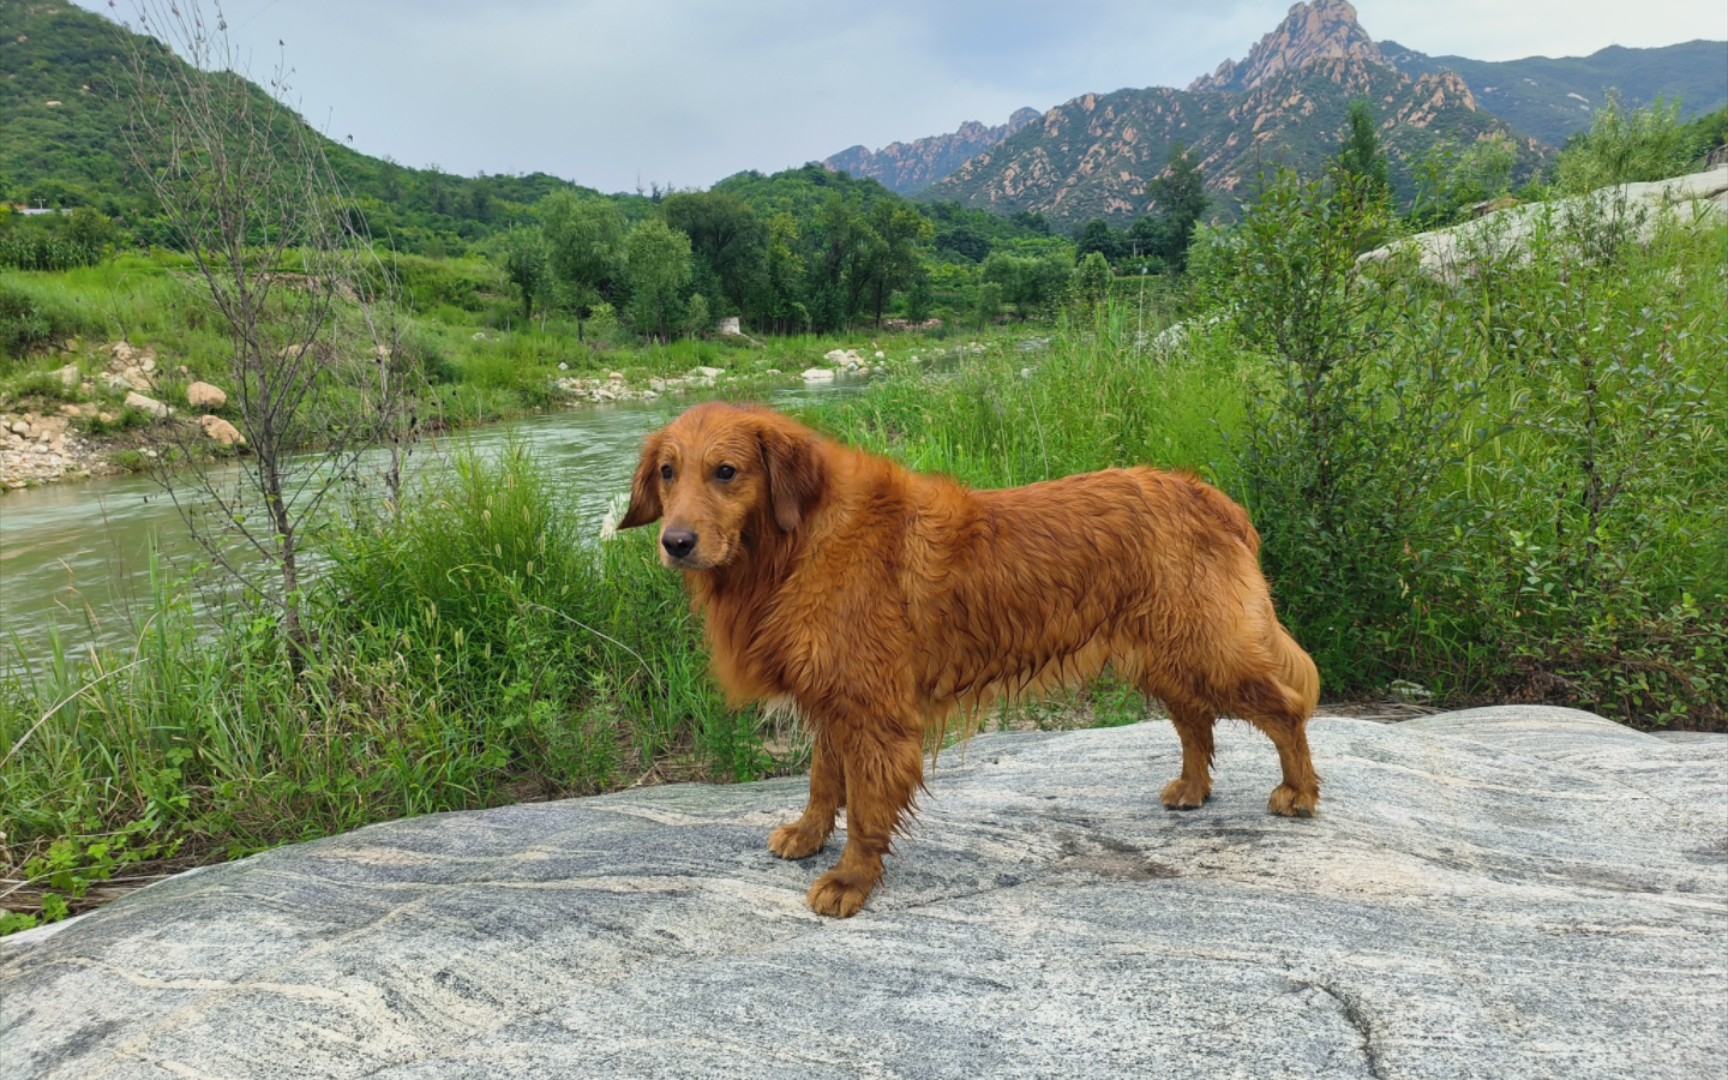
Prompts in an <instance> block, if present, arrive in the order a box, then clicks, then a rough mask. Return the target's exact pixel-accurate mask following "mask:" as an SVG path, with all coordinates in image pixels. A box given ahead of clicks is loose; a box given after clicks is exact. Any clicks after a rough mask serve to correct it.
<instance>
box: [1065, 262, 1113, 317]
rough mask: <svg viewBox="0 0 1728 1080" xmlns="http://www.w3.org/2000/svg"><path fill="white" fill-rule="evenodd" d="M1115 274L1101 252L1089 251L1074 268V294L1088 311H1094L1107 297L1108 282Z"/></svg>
mask: <svg viewBox="0 0 1728 1080" xmlns="http://www.w3.org/2000/svg"><path fill="white" fill-rule="evenodd" d="M1115 276H1116V275H1115V274H1113V273H1112V272H1111V270H1110V263H1109V262H1108V261H1107V260H1106V259H1105V258H1104V254H1103V252H1099V251H1089V252H1087V253H1086V257H1085V258H1084V259H1081V260H1080V265H1079V266H1076V267H1075V268H1074V295H1075V296H1076V297H1078V298H1079V300H1080V302H1081V303H1082V304H1084V305H1085V306H1086V309H1087V310H1088V311H1096V310H1097V309H1098V307H1099V306H1101V305H1102V304H1103V303H1104V302H1105V300H1107V299H1109V297H1110V283H1111V282H1112V281H1113V280H1115Z"/></svg>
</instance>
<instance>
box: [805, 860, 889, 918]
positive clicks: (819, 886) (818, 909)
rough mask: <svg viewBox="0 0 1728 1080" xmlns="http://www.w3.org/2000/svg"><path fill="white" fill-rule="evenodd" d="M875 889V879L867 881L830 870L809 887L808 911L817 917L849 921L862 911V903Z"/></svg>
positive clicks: (854, 875)
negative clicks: (831, 917) (825, 916)
mask: <svg viewBox="0 0 1728 1080" xmlns="http://www.w3.org/2000/svg"><path fill="white" fill-rule="evenodd" d="M875 887H876V879H875V878H868V879H867V878H862V877H859V876H858V875H856V874H848V873H842V872H841V871H839V870H830V871H829V872H828V873H826V874H823V875H822V876H821V877H819V878H817V879H816V884H814V885H812V886H810V895H809V896H808V897H807V899H808V900H809V901H810V910H811V911H814V912H815V913H816V914H818V915H832V916H834V917H835V918H836V919H849V918H851V917H852V916H854V915H856V914H858V912H859V911H861V910H862V909H863V907H864V901H866V900H868V899H869V898H870V890H871V889H874V888H875Z"/></svg>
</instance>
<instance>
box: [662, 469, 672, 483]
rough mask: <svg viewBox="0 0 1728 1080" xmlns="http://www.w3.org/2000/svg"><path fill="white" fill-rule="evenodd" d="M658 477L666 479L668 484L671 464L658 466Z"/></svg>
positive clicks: (670, 480) (670, 478) (670, 477)
mask: <svg viewBox="0 0 1728 1080" xmlns="http://www.w3.org/2000/svg"><path fill="white" fill-rule="evenodd" d="M660 479H662V480H664V481H666V482H667V483H668V484H670V483H671V482H672V466H670V465H662V466H660Z"/></svg>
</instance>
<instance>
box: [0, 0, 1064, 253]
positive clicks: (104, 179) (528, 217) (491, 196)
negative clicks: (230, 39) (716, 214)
mask: <svg viewBox="0 0 1728 1080" xmlns="http://www.w3.org/2000/svg"><path fill="white" fill-rule="evenodd" d="M140 44H142V45H143V46H145V48H146V49H148V50H149V51H150V54H151V55H152V56H154V58H155V60H154V62H157V63H161V64H165V65H176V66H178V67H179V68H180V69H182V70H184V71H189V69H188V68H186V65H185V64H183V63H182V62H181V61H180V60H179V59H177V58H176V57H174V56H173V55H172V54H171V53H169V52H168V51H167V50H166V49H163V48H161V47H160V46H157V45H155V44H154V43H152V42H149V41H148V39H143V38H139V37H138V36H137V35H134V34H132V33H131V32H130V31H128V30H126V29H125V28H123V27H120V26H118V25H116V24H114V23H112V22H110V21H109V20H107V19H105V18H102V17H101V16H99V15H94V14H91V13H90V12H87V11H84V10H82V9H81V8H77V7H74V6H72V5H71V4H69V3H67V2H66V0H38V2H34V3H18V2H15V0H4V2H0V130H4V131H5V133H6V137H5V138H4V139H0V201H16V202H20V203H27V204H29V205H33V206H50V207H78V206H88V207H92V208H94V209H97V210H99V211H101V212H102V213H104V214H106V215H107V216H109V217H111V218H114V219H116V220H117V221H120V222H121V223H123V224H124V225H125V226H126V228H127V229H128V230H129V231H130V232H131V233H132V234H133V236H134V237H135V238H136V239H137V240H138V241H140V242H145V243H159V244H167V245H170V246H171V245H172V243H173V238H172V237H170V236H167V235H166V234H165V233H163V234H159V232H158V230H159V224H158V223H157V222H155V221H154V209H153V207H152V206H151V204H150V201H149V198H148V195H147V194H146V193H145V190H144V185H143V184H142V183H141V182H139V179H138V177H136V176H134V175H133V171H134V170H133V166H132V165H131V163H130V160H129V155H128V151H127V146H126V139H125V126H126V123H127V105H126V102H125V100H124V96H123V89H124V86H125V84H126V78H125V70H126V64H127V62H128V61H127V59H126V58H127V55H128V52H129V50H130V49H132V48H134V47H136V46H138V45H140ZM258 93H259V97H260V100H261V101H262V102H264V104H265V105H266V107H268V108H273V109H276V110H277V111H278V112H279V113H280V122H281V123H284V124H290V123H291V124H301V123H303V121H302V120H301V119H300V118H299V117H298V116H296V115H294V114H293V113H292V112H290V111H289V110H287V109H285V108H282V107H280V106H277V105H274V104H272V103H269V102H268V101H267V99H265V98H264V96H263V92H262V91H259V92H258ZM318 138H319V139H320V141H321V142H322V144H323V145H324V147H325V151H326V153H327V154H328V156H329V158H330V161H331V162H332V164H333V165H334V167H335V169H336V171H337V173H338V174H339V175H340V176H341V178H342V180H343V181H344V183H345V184H346V186H347V188H348V191H349V193H350V195H351V196H352V198H353V201H354V204H355V206H356V208H357V209H358V210H359V211H360V212H361V213H362V214H363V215H364V217H365V220H366V221H367V224H368V225H369V227H370V229H371V231H372V233H373V234H374V235H375V236H378V237H379V238H381V239H384V240H386V241H387V242H388V243H389V244H390V245H392V246H393V247H395V248H397V249H398V250H402V251H410V252H419V253H426V254H433V255H442V254H456V253H459V252H462V251H465V250H467V249H469V248H471V247H472V246H474V245H475V244H476V243H479V242H481V241H485V240H486V239H487V238H488V237H490V236H493V235H494V234H496V233H499V232H501V231H503V230H506V229H508V228H510V227H512V226H514V225H518V224H526V223H530V222H532V221H534V220H535V213H534V208H535V207H536V206H537V205H539V204H540V203H541V202H542V201H543V200H544V199H545V198H546V197H547V196H549V195H551V194H553V193H556V192H571V193H573V194H575V195H577V196H579V197H582V198H587V199H603V200H606V201H609V202H613V203H615V204H616V205H617V206H618V207H619V209H620V211H621V212H622V215H623V217H624V218H625V219H626V220H628V221H632V222H634V221H639V220H641V219H643V218H646V217H648V216H650V215H651V214H653V213H654V212H655V208H656V206H657V205H658V204H660V203H662V202H663V201H664V200H665V198H666V197H667V196H669V195H671V194H673V193H672V192H669V191H661V190H654V191H652V192H650V193H648V194H623V195H601V194H600V193H599V192H597V191H595V190H593V189H591V188H585V187H581V186H579V185H577V184H574V183H572V182H570V181H568V180H562V179H560V178H558V177H555V176H549V175H547V174H545V173H531V174H528V175H526V176H507V175H503V174H496V175H481V176H475V177H461V176H453V175H451V174H449V173H445V172H442V171H440V170H438V169H437V168H411V167H408V166H406V165H401V164H398V163H396V162H393V161H390V160H388V159H381V158H375V157H370V156H368V155H366V154H363V153H360V152H358V151H357V150H355V149H353V148H351V147H349V146H347V145H345V144H343V143H340V142H337V141H334V140H331V139H328V138H325V137H324V136H322V135H319V136H318ZM713 190H714V191H715V192H716V193H725V194H727V195H729V196H733V197H736V198H737V199H739V200H741V201H742V203H744V204H746V205H748V206H749V207H750V208H751V209H752V210H753V211H754V212H755V214H756V215H757V216H758V217H760V218H761V219H762V220H763V221H768V220H772V219H773V218H774V217H775V216H776V215H777V214H780V213H782V212H790V213H791V214H792V216H793V217H794V218H796V219H797V220H798V221H800V222H812V221H814V220H815V219H816V217H817V216H818V215H819V214H820V212H821V211H822V209H823V207H824V205H825V204H826V202H827V201H828V200H829V199H830V198H838V199H840V200H841V201H842V202H843V203H845V204H846V205H847V206H848V207H850V208H851V209H852V211H854V212H856V213H866V212H868V211H869V210H870V208H871V207H872V206H873V205H874V204H875V203H877V202H878V201H881V200H889V201H892V202H893V203H895V204H896V205H898V206H901V207H906V206H908V204H906V203H905V201H904V200H903V199H902V198H901V197H900V196H898V195H896V194H894V193H893V192H891V191H889V190H887V189H886V188H884V187H882V186H881V185H879V184H877V183H876V182H875V181H873V180H868V179H852V178H849V177H847V176H845V175H844V174H841V175H836V174H833V173H830V172H828V171H826V170H824V169H823V168H821V167H820V166H807V167H805V168H801V169H790V170H787V171H785V172H783V173H780V174H777V175H775V176H772V177H768V176H763V175H762V174H760V173H755V172H746V173H741V174H739V175H738V176H735V177H731V178H729V179H726V180H723V181H721V182H720V183H719V184H716V185H715V187H714V189H713ZM916 212H917V213H918V214H920V215H921V216H923V217H925V218H927V219H929V220H930V221H931V222H932V225H933V235H934V240H933V241H932V242H933V244H934V248H935V250H936V251H937V252H938V253H939V254H940V253H944V252H945V253H947V254H948V257H951V258H956V259H962V260H964V261H973V262H975V261H979V260H982V259H983V258H984V256H985V255H986V254H988V253H989V251H990V250H991V249H992V248H993V247H996V246H999V245H1000V244H1002V243H1004V242H1008V241H1013V240H1030V241H1036V240H1038V239H1040V238H1042V237H1047V236H1048V235H1049V230H1048V228H1047V227H1045V226H1044V224H1043V223H1042V222H1041V221H1040V220H1038V219H1036V218H1030V219H1025V218H1023V219H1022V220H1020V221H1018V222H1016V221H1010V220H1003V219H998V218H993V217H991V216H989V215H987V214H985V213H982V212H979V211H964V210H960V209H959V208H957V207H954V206H942V205H936V206H926V207H919V208H916Z"/></svg>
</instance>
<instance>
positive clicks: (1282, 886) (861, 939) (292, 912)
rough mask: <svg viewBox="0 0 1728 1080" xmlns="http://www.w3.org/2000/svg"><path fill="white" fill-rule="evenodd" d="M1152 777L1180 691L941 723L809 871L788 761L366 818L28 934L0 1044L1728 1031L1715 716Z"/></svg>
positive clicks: (1474, 1041)
mask: <svg viewBox="0 0 1728 1080" xmlns="http://www.w3.org/2000/svg"><path fill="white" fill-rule="evenodd" d="M1312 732H1313V744H1314V753H1315V758H1316V761H1317V762H1318V764H1319V767H1320V769H1321V772H1322V774H1323V775H1324V777H1325V780H1326V786H1325V789H1324V801H1323V802H1322V806H1321V815H1320V816H1319V817H1317V818H1315V819H1312V820H1290V819H1284V818H1277V817H1272V816H1269V815H1268V814H1267V813H1266V810H1265V802H1266V796H1267V793H1268V792H1269V791H1270V790H1271V788H1272V787H1273V785H1274V784H1275V783H1276V782H1277V764H1276V759H1275V755H1274V754H1273V752H1272V748H1271V746H1270V744H1269V743H1267V742H1266V740H1265V739H1263V738H1262V737H1261V736H1259V735H1258V734H1256V733H1254V732H1253V731H1251V730H1249V729H1248V728H1246V727H1243V726H1238V725H1227V726H1226V727H1225V729H1224V730H1222V731H1221V732H1220V739H1219V753H1218V771H1217V782H1216V785H1215V794H1214V798H1213V801H1212V802H1211V803H1210V804H1209V805H1208V806H1207V807H1206V808H1205V809H1203V810H1201V811H1197V812H1193V813H1181V814H1175V813H1169V812H1166V811H1165V810H1163V809H1162V808H1161V807H1160V806H1159V804H1158V791H1159V788H1160V787H1161V785H1162V784H1163V783H1164V782H1165V781H1166V780H1168V779H1169V778H1170V777H1171V776H1173V775H1174V774H1175V772H1176V771H1177V765H1178V758H1179V751H1178V747H1177V741H1176V739H1175V737H1174V735H1173V733H1172V732H1171V731H1170V729H1169V727H1168V726H1167V725H1165V724H1163V723H1147V724H1141V725H1137V726H1133V727H1128V728H1117V729H1113V730H1104V731H1086V732H1075V733H1067V734H1020V735H993V736H984V737H980V738H978V739H977V740H975V741H974V742H973V743H972V744H971V745H970V746H969V747H967V748H965V750H964V751H959V750H955V751H948V752H946V753H944V755H943V756H942V759H941V762H940V767H939V768H938V769H937V770H936V771H935V773H934V774H933V775H932V777H931V781H930V793H929V795H928V796H927V797H926V798H925V800H924V804H923V809H922V812H921V814H920V816H919V818H918V821H917V824H916V826H915V827H914V829H913V833H912V835H911V837H910V838H909V839H907V840H906V841H904V842H903V843H902V844H901V856H900V857H899V858H896V859H894V860H892V861H891V862H890V867H889V872H888V877H887V880H886V886H885V888H884V889H883V890H881V891H879V892H878V893H877V895H876V896H875V897H874V898H873V899H872V900H871V902H870V906H869V907H868V908H867V909H866V910H865V911H864V913H863V914H861V915H859V916H858V917H856V918H853V919H850V920H848V921H845V922H836V921H833V920H829V919H823V918H819V917H817V916H815V915H812V914H811V913H810V912H809V911H808V910H807V909H806V908H805V906H804V892H805V889H806V888H807V887H808V885H809V884H810V882H811V880H812V879H813V878H814V877H815V875H816V874H817V873H818V872H819V871H820V870H821V869H824V868H826V866H827V865H829V864H830V863H831V862H832V860H833V859H834V858H835V857H836V855H837V854H838V846H837V844H831V845H830V847H829V849H828V851H826V852H824V853H823V854H822V855H819V856H817V858H816V859H815V860H812V861H809V862H804V863H784V862H780V861H778V860H776V859H774V858H773V857H771V856H770V855H769V854H768V851H767V848H766V841H767V836H768V830H769V829H770V828H771V827H773V826H774V825H776V824H779V823H781V822H784V821H786V820H788V819H789V818H790V817H792V816H793V815H794V813H795V812H796V810H797V809H798V808H799V806H800V805H801V801H802V791H803V784H802V781H800V780H778V781H771V782H767V783H761V784H751V785H745V786H738V787H706V786H699V785H677V786H672V787H662V788H652V789H646V790H638V791H631V792H625V793H621V794H616V795H608V796H603V797H599V798H591V799H578V800H571V801H567V802H559V803H542V804H533V805H524V806H512V807H506V808H502V809H498V810H490V811H484V812H476V813H462V814H444V815H439V816H433V817H423V818H417V819H413V820H409V821H400V822H393V823H390V824H385V825H378V826H374V827H372V828H368V829H362V830H360V831H358V832H355V833H352V834H349V835H346V836H340V837H335V838H333V839H329V840H324V841H320V842H317V843H310V844H302V845H299V846H296V847H290V848H283V849H280V850H277V851H272V852H268V853H266V854H262V855H258V856H254V857H252V858H249V859H244V860H241V861H239V862H234V863H230V864H227V865H224V866H220V867H216V868H212V869H208V870H204V871H200V872H195V873H192V874H188V875H182V876H181V877H178V878H175V879H172V880H170V881H167V882H164V883H163V884H160V885H157V886H154V887H152V888H149V889H146V890H143V891H142V892H139V893H137V894H134V895H132V896H130V897H127V898H126V899H123V900H121V901H119V902H118V903H115V904H113V905H112V906H110V907H107V908H104V909H102V910H101V911H98V912H96V913H93V914H91V915H89V916H86V917H84V918H82V919H80V920H77V921H76V922H74V923H73V924H71V925H69V926H66V927H65V928H63V929H60V930H59V931H58V932H55V933H51V934H44V933H41V932H33V933H30V934H25V935H19V936H15V937H13V938H9V939H5V941H3V942H0V1074H3V1075H4V1076H6V1077H9V1078H15V1080H25V1078H37V1077H55V1078H67V1080H70V1078H79V1080H97V1078H103V1077H114V1078H127V1080H131V1078H138V1080H156V1078H169V1077H182V1078H183V1077H244V1078H253V1077H259V1078H262V1077H284V1078H294V1080H308V1078H313V1077H387V1078H392V1080H410V1078H412V1080H435V1078H436V1080H444V1078H453V1077H562V1076H629V1077H656V1076H667V1077H671V1076H679V1077H682V1076H692V1077H695V1076H703V1077H707V1076H711V1077H734V1076H738V1077H742V1076H774V1077H852V1076H866V1077H980V1076H1012V1077H1022V1076H1023V1077H1080V1076H1099V1077H1114V1076H1122V1077H1127V1076H1135V1077H1150V1076H1163V1075H1178V1076H1183V1077H1211V1076H1221V1077H1236V1076H1240V1077H1286V1076H1289V1077H1298V1076H1325V1077H1356V1076H1368V1077H1386V1078H1391V1077H1559V1078H1564V1080H1582V1078H1586V1077H1623V1076H1639V1077H1676V1078H1680V1077H1684V1078H1688V1080H1691V1078H1699V1077H1705V1076H1720V1075H1722V1069H1723V1068H1724V1062H1725V1061H1728V903H1725V901H1728V737H1693V738H1686V739H1660V738H1656V737H1653V736H1650V735H1644V734H1639V733H1637V732H1634V731H1630V730H1628V729H1625V728H1621V727H1618V726H1616V725H1614V724H1611V723H1609V722H1607V721H1605V720H1601V719H1599V718H1596V717H1593V716H1590V715H1588V714H1585V713H1578V712H1571V711H1567V710H1561V709H1548V708H1497V709H1480V710H1474V711H1470V712H1462V713H1448V714H1440V715H1436V716H1433V717H1429V718H1426V719H1422V720H1416V721H1411V722H1407V723H1404V724H1399V725H1381V724H1376V723H1372V722H1368V721H1361V720H1344V719H1331V718H1320V719H1316V720H1315V722H1314V725H1313V729H1312Z"/></svg>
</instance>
